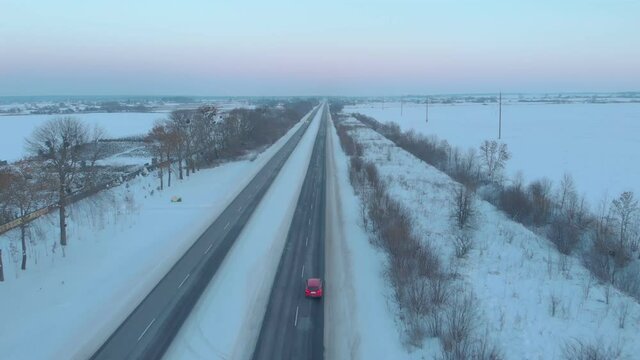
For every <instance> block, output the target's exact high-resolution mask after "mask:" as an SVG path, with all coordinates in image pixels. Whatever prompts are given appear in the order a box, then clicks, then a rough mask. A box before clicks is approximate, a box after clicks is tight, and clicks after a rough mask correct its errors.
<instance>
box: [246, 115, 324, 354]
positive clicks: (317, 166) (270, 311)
mask: <svg viewBox="0 0 640 360" xmlns="http://www.w3.org/2000/svg"><path fill="white" fill-rule="evenodd" d="M321 111H323V113H322V119H321V121H322V122H321V124H320V129H319V131H318V135H317V138H316V141H315V144H314V147H313V152H312V155H311V161H310V163H309V168H308V169H307V174H306V176H305V179H304V183H303V185H302V189H301V192H300V196H299V198H298V203H297V207H296V211H295V213H294V215H293V220H292V222H291V227H290V229H289V233H288V235H287V239H286V244H285V248H284V251H283V253H282V257H281V258H280V263H279V265H278V271H277V273H276V277H275V280H274V284H273V287H272V289H271V294H270V296H269V304H268V306H267V311H266V313H265V316H264V319H263V322H262V328H261V330H260V335H259V337H258V341H257V344H256V347H255V350H254V353H253V359H256V360H261V359H279V360H286V359H323V358H324V344H323V337H324V306H323V299H311V298H306V297H305V296H304V290H305V280H306V279H307V278H312V277H317V278H322V279H324V240H325V239H324V238H325V188H326V180H325V176H326V175H325V172H326V161H325V152H326V134H327V124H328V112H329V109H328V105H327V104H323V105H322V110H321ZM324 290H325V291H331V287H330V284H329V285H328V286H327V284H324Z"/></svg>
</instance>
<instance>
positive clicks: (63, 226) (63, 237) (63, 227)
mask: <svg viewBox="0 0 640 360" xmlns="http://www.w3.org/2000/svg"><path fill="white" fill-rule="evenodd" d="M60 177H61V179H60V189H59V193H58V196H59V197H60V201H59V203H58V206H59V208H60V245H62V246H67V219H66V208H65V206H66V204H65V201H66V195H65V192H64V191H65V189H64V178H63V177H62V176H60Z"/></svg>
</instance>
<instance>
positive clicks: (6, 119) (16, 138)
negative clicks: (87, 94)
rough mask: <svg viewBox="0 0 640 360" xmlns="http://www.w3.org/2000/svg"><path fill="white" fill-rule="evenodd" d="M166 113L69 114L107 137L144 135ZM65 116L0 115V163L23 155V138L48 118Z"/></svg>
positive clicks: (24, 152)
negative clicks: (96, 126) (96, 128)
mask: <svg viewBox="0 0 640 360" xmlns="http://www.w3.org/2000/svg"><path fill="white" fill-rule="evenodd" d="M167 115H168V113H93V114H72V115H68V116H73V117H76V118H78V119H81V120H84V121H85V122H86V123H87V124H88V125H89V126H93V125H94V124H95V125H99V126H101V127H102V128H104V129H105V130H106V132H107V137H109V138H120V137H125V136H132V135H144V134H146V133H148V132H149V130H151V128H152V127H153V122H154V121H155V120H157V119H162V118H165V117H166V116H167ZM60 116H67V115H7V116H0V160H9V161H15V160H18V159H20V158H21V157H23V156H25V155H26V151H25V148H24V147H25V139H26V138H28V137H29V136H31V133H32V132H33V130H34V129H35V128H36V127H38V126H40V125H42V124H43V123H44V122H46V121H47V120H49V119H53V118H56V117H60Z"/></svg>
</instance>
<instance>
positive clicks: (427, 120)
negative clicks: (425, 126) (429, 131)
mask: <svg viewBox="0 0 640 360" xmlns="http://www.w3.org/2000/svg"><path fill="white" fill-rule="evenodd" d="M426 122H429V97H428V96H427V119H426Z"/></svg>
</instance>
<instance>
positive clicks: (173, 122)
mask: <svg viewBox="0 0 640 360" xmlns="http://www.w3.org/2000/svg"><path fill="white" fill-rule="evenodd" d="M191 113H192V112H191V111H190V110H174V111H172V112H171V114H170V115H169V121H167V124H166V126H167V130H168V133H169V134H170V135H171V137H173V140H174V143H173V145H174V152H175V155H176V160H177V162H178V177H179V178H180V180H182V179H183V176H182V163H183V162H186V169H187V176H189V171H190V166H191V164H190V154H191V144H192V142H193V139H192V133H193V131H192V127H193V126H192V123H191Z"/></svg>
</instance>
